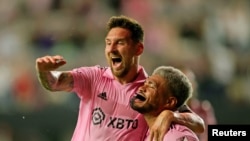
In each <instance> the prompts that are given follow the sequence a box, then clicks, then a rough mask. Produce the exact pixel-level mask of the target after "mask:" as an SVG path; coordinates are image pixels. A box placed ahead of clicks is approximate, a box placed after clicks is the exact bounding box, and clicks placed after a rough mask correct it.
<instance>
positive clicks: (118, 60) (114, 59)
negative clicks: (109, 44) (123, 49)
mask: <svg viewBox="0 0 250 141" xmlns="http://www.w3.org/2000/svg"><path fill="white" fill-rule="evenodd" d="M111 59H112V62H113V64H117V63H120V62H121V61H122V59H121V58H120V57H112V58H111Z"/></svg>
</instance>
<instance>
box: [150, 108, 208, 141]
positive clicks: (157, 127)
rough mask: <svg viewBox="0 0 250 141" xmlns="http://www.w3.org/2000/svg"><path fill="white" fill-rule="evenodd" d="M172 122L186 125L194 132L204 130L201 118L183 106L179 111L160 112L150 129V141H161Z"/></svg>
mask: <svg viewBox="0 0 250 141" xmlns="http://www.w3.org/2000/svg"><path fill="white" fill-rule="evenodd" d="M172 122H175V123H178V124H181V125H184V126H187V127H188V128H190V129H191V130H193V131H194V132H196V133H202V132H204V130H205V123H204V121H203V119H202V118H201V117H200V116H199V115H197V114H196V113H194V112H193V111H192V110H190V108H188V107H187V106H183V107H182V108H181V109H179V112H173V111H170V110H164V111H162V112H161V114H160V115H159V116H158V117H157V120H156V121H155V123H154V125H153V126H152V127H151V129H150V137H149V138H150V141H152V140H156V141H162V140H163V137H164V135H165V133H166V132H167V131H168V129H169V128H170V126H171V123H172Z"/></svg>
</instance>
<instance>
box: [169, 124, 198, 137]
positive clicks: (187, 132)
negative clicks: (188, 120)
mask: <svg viewBox="0 0 250 141" xmlns="http://www.w3.org/2000/svg"><path fill="white" fill-rule="evenodd" d="M165 140H176V141H199V139H198V137H197V135H196V134H195V133H194V132H193V131H192V130H191V129H189V128H187V127H186V126H183V125H179V124H173V125H172V127H171V128H170V130H169V131H168V132H167V134H166V135H165V137H164V141H165Z"/></svg>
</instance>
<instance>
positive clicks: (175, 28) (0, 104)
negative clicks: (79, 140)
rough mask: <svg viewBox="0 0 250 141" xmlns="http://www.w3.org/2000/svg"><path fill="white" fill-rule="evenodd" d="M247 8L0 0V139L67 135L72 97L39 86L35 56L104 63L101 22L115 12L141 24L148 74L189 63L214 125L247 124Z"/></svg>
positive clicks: (240, 0)
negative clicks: (156, 69) (215, 121)
mask: <svg viewBox="0 0 250 141" xmlns="http://www.w3.org/2000/svg"><path fill="white" fill-rule="evenodd" d="M249 13H250V1H249V0H209V1H208V0H156V1H152V0H106V1H97V0H1V1H0V84H1V85H0V140H1V141H69V140H70V137H71V134H72V133H73V128H74V124H75V122H76V119H77V118H76V117H77V114H78V113H77V111H78V110H77V108H78V99H77V97H76V96H75V95H74V94H71V93H61V92H60V93H54V94H51V93H48V92H47V91H45V90H44V89H43V88H42V87H41V86H40V84H39V82H38V80H37V78H36V72H35V59H36V58H37V57H41V56H44V55H57V54H59V55H62V56H64V58H65V59H66V60H67V62H68V63H67V64H66V65H65V66H64V67H63V68H61V69H63V70H68V69H72V68H74V67H80V66H89V65H96V64H100V65H103V66H104V65H106V61H105V56H104V47H105V42H104V37H105V34H106V29H105V26H106V22H107V20H108V19H109V18H110V16H113V15H121V14H122V15H127V16H131V17H133V18H135V19H137V20H138V21H139V22H140V23H141V24H142V25H143V27H144V29H145V34H146V35H145V47H146V48H145V52H144V54H143V55H142V57H141V64H142V65H144V66H145V69H146V70H147V71H148V73H149V74H150V73H151V72H152V70H153V69H154V68H155V67H157V66H159V65H173V66H179V65H186V66H189V68H191V69H192V70H193V71H194V73H195V74H196V77H197V82H198V83H199V90H198V91H199V98H200V99H206V100H209V101H210V102H211V104H212V106H213V107H214V110H215V111H214V112H215V115H216V118H217V119H218V120H217V121H218V123H223V124H231V123H234V124H237V123H239V124H245V123H246V124H247V123H248V124H249V123H250V121H249V117H250V104H249V103H250V88H249V86H250V26H249V25H250V14H249ZM58 95H60V96H58Z"/></svg>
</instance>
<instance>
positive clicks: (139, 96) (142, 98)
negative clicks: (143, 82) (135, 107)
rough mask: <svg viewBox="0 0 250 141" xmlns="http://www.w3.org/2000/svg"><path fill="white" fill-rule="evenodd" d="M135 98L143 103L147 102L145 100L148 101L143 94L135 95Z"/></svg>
mask: <svg viewBox="0 0 250 141" xmlns="http://www.w3.org/2000/svg"><path fill="white" fill-rule="evenodd" d="M135 98H136V99H139V100H141V101H145V100H146V98H145V97H144V96H143V95H142V94H139V93H136V94H135Z"/></svg>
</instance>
